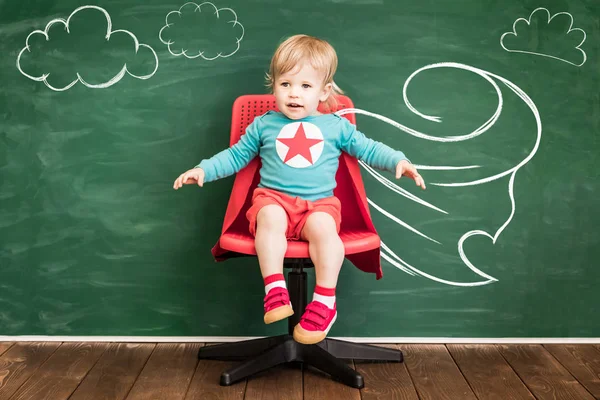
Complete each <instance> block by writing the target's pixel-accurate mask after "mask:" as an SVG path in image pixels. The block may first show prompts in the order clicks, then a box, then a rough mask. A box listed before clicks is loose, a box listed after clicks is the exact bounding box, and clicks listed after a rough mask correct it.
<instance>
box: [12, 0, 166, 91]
mask: <svg viewBox="0 0 600 400" xmlns="http://www.w3.org/2000/svg"><path fill="white" fill-rule="evenodd" d="M85 9H93V10H97V11H100V12H102V13H103V14H104V16H105V17H106V23H107V29H106V36H105V39H106V40H107V41H108V40H109V39H110V36H111V35H112V34H113V33H126V34H128V35H129V36H131V38H132V39H133V42H134V44H135V52H136V54H137V52H138V50H139V48H140V47H145V48H148V49H149V50H150V51H151V52H152V54H153V56H154V60H155V62H156V65H155V67H154V70H153V71H152V73H150V74H148V75H135V74H132V73H131V72H129V70H128V69H127V64H125V65H123V68H122V69H121V70H120V71H119V72H118V73H117V74H116V75H115V76H113V77H112V78H111V79H110V80H108V81H107V82H105V83H100V84H96V85H94V84H90V83H88V82H86V81H84V80H83V78H82V77H81V75H79V73H76V75H77V79H75V80H73V81H72V82H71V83H69V84H68V85H66V86H64V87H62V88H56V87H54V86H52V85H51V84H50V83H48V79H47V78H48V77H49V76H50V74H42V76H32V75H29V74H27V73H26V72H25V71H23V69H22V68H21V56H22V55H23V53H24V52H25V51H26V50H27V51H28V52H31V50H30V48H29V38H30V37H31V36H32V35H34V34H37V35H44V37H45V38H46V41H49V40H50V37H49V36H48V31H49V29H50V28H51V27H52V25H54V24H57V23H60V24H63V25H64V26H65V30H66V31H67V32H68V33H69V34H70V33H71V32H70V31H69V22H70V21H71V18H72V17H73V16H74V15H75V14H76V13H78V12H79V11H81V10H85ZM111 28H112V20H111V18H110V15H109V14H108V12H107V11H106V10H105V9H103V8H102V7H98V6H90V5H88V6H81V7H79V8H76V9H75V11H73V12H72V13H71V15H69V17H68V18H67V19H66V20H65V19H63V18H56V19H53V20H52V21H50V22H48V24H46V28H45V29H44V30H43V31H41V30H39V29H37V30H35V31H33V32H31V33H30V34H29V35H27V39H25V47H24V48H23V49H22V50H21V51H20V52H19V55H18V56H17V68H18V70H19V72H20V73H21V74H23V75H24V76H26V77H27V78H29V79H31V80H34V81H37V82H44V84H45V85H46V86H48V87H49V88H50V89H52V90H54V91H57V92H62V91H65V90H68V89H70V88H71V87H73V85H75V84H76V83H77V82H81V83H82V84H83V85H85V86H87V87H89V88H92V89H104V88H107V87H110V86H112V85H114V84H115V83H117V82H119V81H120V80H121V79H122V78H123V77H124V76H125V74H126V73H127V74H129V75H131V76H132V77H134V78H137V79H144V80H145V79H149V78H151V77H152V76H153V75H154V74H155V73H156V71H157V70H158V56H157V55H156V52H155V51H154V49H153V48H152V47H150V46H148V45H147V44H144V43H140V42H139V41H138V40H137V37H136V36H135V35H134V34H133V33H131V32H129V31H126V30H124V29H117V30H114V31H111Z"/></svg>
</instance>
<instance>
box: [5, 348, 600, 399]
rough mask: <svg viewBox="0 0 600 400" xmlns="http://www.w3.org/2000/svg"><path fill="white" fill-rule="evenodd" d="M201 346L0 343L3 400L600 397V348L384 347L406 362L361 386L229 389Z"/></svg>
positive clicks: (321, 379) (293, 372)
mask: <svg viewBox="0 0 600 400" xmlns="http://www.w3.org/2000/svg"><path fill="white" fill-rule="evenodd" d="M200 346H202V344H199V343H182V344H178V343H175V344H169V343H159V344H156V343H139V344H137V343H136V344H131V343H129V344H127V343H72V342H65V343H57V342H45V343H26V342H20V343H6V342H0V399H1V400H9V399H10V400H13V399H14V400H17V399H18V400H25V399H35V400H42V399H52V400H60V399H73V400H82V399H90V400H100V399H128V400H133V399H143V400H150V399H168V400H177V399H203V400H204V399H261V400H267V399H273V400H280V399H283V400H299V399H311V400H312V399H315V400H316V399H326V400H333V399H343V400H353V399H433V400H442V399H459V400H469V399H501V400H508V399H535V398H537V399H575V400H585V399H594V398H595V399H600V345H458V344H452V345H450V344H449V345H404V344H400V345H385V346H389V347H392V348H396V347H397V348H400V349H401V350H402V351H403V352H404V356H405V362H404V363H376V362H361V361H354V362H350V365H351V366H353V368H355V369H357V370H358V371H360V373H361V374H362V375H363V376H364V379H365V388H364V389H362V390H357V389H351V388H349V387H347V386H344V385H342V384H340V383H337V382H334V381H332V380H330V379H329V378H328V376H327V375H325V374H322V373H320V372H319V371H317V370H313V369H310V370H307V371H304V372H302V370H301V369H299V368H293V367H287V366H280V367H276V368H274V369H271V370H269V371H265V372H263V373H261V374H260V375H257V376H255V377H254V378H252V379H249V380H248V381H245V382H239V383H237V384H234V385H232V386H229V387H222V386H219V384H218V382H219V376H220V373H221V371H223V370H224V369H226V368H227V367H228V366H229V365H234V363H233V362H223V361H207V360H202V361H198V360H197V352H198V349H199V348H200Z"/></svg>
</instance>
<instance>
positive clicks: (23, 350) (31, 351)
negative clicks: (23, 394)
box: [0, 342, 60, 399]
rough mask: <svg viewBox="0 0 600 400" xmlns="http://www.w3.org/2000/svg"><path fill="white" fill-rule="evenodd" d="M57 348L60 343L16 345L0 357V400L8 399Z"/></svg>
mask: <svg viewBox="0 0 600 400" xmlns="http://www.w3.org/2000/svg"><path fill="white" fill-rule="evenodd" d="M59 346H60V342H58V343H57V342H47V343H33V342H32V343H17V344H15V345H14V346H12V347H11V348H10V349H9V350H7V351H6V352H5V353H4V354H3V355H2V356H0V399H8V398H10V397H11V396H12V395H13V394H14V393H15V392H16V391H17V389H19V387H20V386H21V385H22V384H23V382H25V381H26V380H27V379H29V378H30V377H31V376H32V375H33V374H34V373H35V372H36V371H37V369H38V368H39V367H40V365H42V363H43V362H44V361H46V359H47V358H48V357H50V355H51V354H52V353H54V351H55V350H56V349H57V348H58V347H59Z"/></svg>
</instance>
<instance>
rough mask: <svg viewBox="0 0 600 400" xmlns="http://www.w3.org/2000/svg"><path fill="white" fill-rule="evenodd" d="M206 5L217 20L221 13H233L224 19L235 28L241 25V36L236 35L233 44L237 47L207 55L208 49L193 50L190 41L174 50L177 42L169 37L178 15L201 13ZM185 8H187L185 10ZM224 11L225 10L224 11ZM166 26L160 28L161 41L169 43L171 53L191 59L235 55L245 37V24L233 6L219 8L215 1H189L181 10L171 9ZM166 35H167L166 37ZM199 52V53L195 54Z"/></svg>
mask: <svg viewBox="0 0 600 400" xmlns="http://www.w3.org/2000/svg"><path fill="white" fill-rule="evenodd" d="M204 5H206V6H207V7H205V9H206V8H208V10H210V11H211V12H213V14H214V15H216V19H217V21H221V14H227V13H231V17H229V18H232V19H228V18H225V19H224V20H223V21H224V22H225V23H227V24H232V26H233V27H234V28H236V27H239V29H240V32H239V36H235V39H234V41H235V44H234V45H233V47H235V49H233V51H230V52H223V51H219V52H217V53H216V54H210V55H206V54H205V53H206V50H204V51H203V50H194V51H193V52H192V51H191V50H190V49H189V48H188V47H189V46H188V43H183V45H181V44H177V47H179V48H181V50H180V51H175V50H173V48H174V47H175V45H176V42H175V41H174V40H171V39H169V37H173V36H174V35H173V32H172V30H173V28H175V27H176V26H177V19H176V17H177V16H178V17H179V19H181V18H182V16H184V15H186V14H189V13H192V14H195V13H196V12H197V13H201V12H202V6H204ZM184 9H185V10H184ZM223 11H224V12H223ZM165 24H166V25H165V26H163V27H162V28H161V30H160V32H159V33H158V38H159V39H160V41H161V42H163V43H164V44H166V45H167V47H168V49H169V53H171V54H172V55H174V56H176V57H177V56H181V55H183V56H184V57H186V58H189V59H193V58H198V57H202V58H203V59H205V60H207V61H212V60H216V59H217V58H219V57H222V58H227V57H230V56H232V55H234V54H235V53H236V52H237V51H238V50H239V49H240V43H241V41H242V39H243V38H244V26H243V25H242V24H241V23H240V22H239V21H238V18H237V14H236V13H235V11H233V10H232V9H231V8H217V6H215V5H214V4H213V3H211V2H208V1H206V2H204V3H201V4H196V3H194V2H188V3H185V4H184V5H182V6H181V7H179V10H175V11H171V12H170V13H168V14H167V16H166V17H165ZM165 36H166V37H167V38H166V39H165ZM190 52H192V53H193V54H190ZM196 52H197V54H195V53H196Z"/></svg>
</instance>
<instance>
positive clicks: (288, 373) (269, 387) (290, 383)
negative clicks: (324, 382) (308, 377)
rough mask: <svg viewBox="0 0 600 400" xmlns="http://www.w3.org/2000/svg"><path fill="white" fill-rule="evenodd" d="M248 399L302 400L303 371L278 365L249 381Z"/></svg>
mask: <svg viewBox="0 0 600 400" xmlns="http://www.w3.org/2000/svg"><path fill="white" fill-rule="evenodd" d="M245 398H246V399H253V400H254V399H256V400H279V399H286V400H302V369H301V368H299V367H296V366H294V365H278V366H276V367H274V368H271V369H269V370H267V371H263V372H261V373H260V374H257V375H254V376H253V377H251V378H249V379H248V385H247V386H246V395H245Z"/></svg>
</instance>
